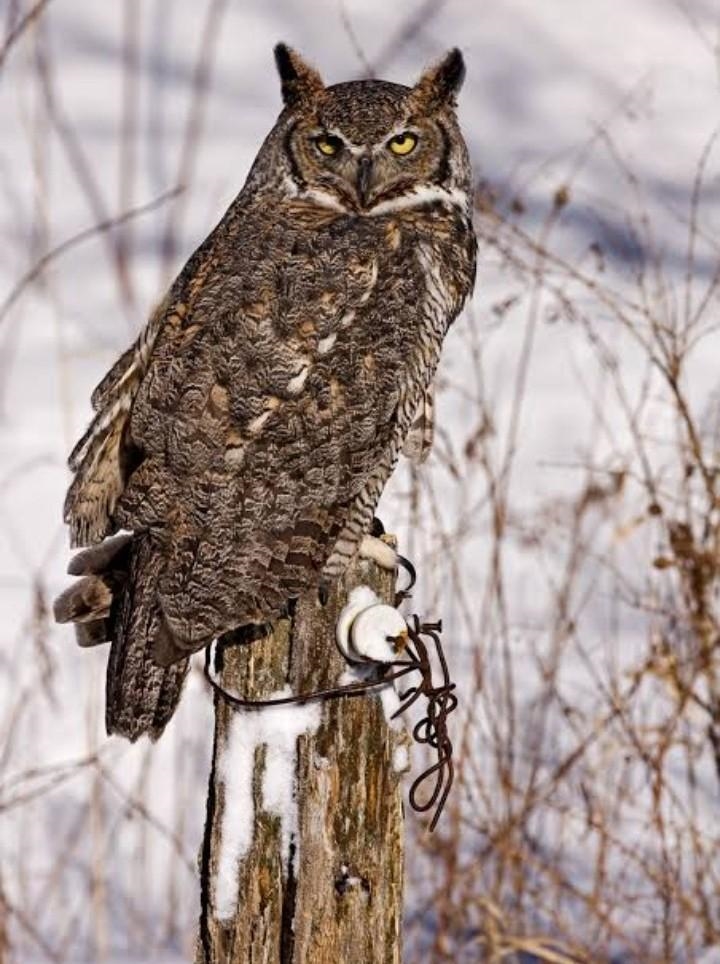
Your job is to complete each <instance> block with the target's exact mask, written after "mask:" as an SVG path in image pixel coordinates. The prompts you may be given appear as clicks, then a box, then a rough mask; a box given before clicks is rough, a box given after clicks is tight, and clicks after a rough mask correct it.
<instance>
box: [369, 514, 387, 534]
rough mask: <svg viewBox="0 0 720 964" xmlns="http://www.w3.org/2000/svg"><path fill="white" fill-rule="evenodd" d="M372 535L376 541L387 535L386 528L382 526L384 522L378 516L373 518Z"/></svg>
mask: <svg viewBox="0 0 720 964" xmlns="http://www.w3.org/2000/svg"><path fill="white" fill-rule="evenodd" d="M370 535H371V536H373V538H375V539H379V538H380V536H384V535H385V526H384V525H383V524H382V520H380V519H378V517H377V516H373V520H372V525H371V526H370Z"/></svg>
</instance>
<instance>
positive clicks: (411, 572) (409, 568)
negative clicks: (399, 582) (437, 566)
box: [395, 554, 417, 606]
mask: <svg viewBox="0 0 720 964" xmlns="http://www.w3.org/2000/svg"><path fill="white" fill-rule="evenodd" d="M397 564H398V566H400V568H401V569H404V570H405V572H406V573H407V574H408V576H409V577H410V582H409V583H408V584H407V586H404V587H403V588H402V589H398V591H397V592H396V593H395V605H396V606H399V605H400V603H401V602H403V601H404V600H406V599H409V598H410V596H411V595H412V591H411V590H412V589H413V587H414V586H415V583H416V582H417V572H416V571H415V566H414V565H413V564H412V563H411V562H410V560H409V559H406V558H405V556H401V555H400V554H398V557H397Z"/></svg>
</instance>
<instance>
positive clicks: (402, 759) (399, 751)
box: [393, 743, 410, 773]
mask: <svg viewBox="0 0 720 964" xmlns="http://www.w3.org/2000/svg"><path fill="white" fill-rule="evenodd" d="M409 769H410V751H409V749H408V747H407V746H405V745H404V744H403V743H400V744H398V746H396V747H395V749H394V750H393V770H394V771H395V773H407V772H408V770H409Z"/></svg>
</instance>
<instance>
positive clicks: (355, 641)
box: [350, 603, 407, 663]
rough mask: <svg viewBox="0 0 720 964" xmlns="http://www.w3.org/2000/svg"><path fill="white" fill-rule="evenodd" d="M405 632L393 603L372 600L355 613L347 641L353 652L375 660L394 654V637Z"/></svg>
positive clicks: (390, 658) (392, 657) (384, 660)
mask: <svg viewBox="0 0 720 964" xmlns="http://www.w3.org/2000/svg"><path fill="white" fill-rule="evenodd" d="M398 636H400V637H405V636H407V623H406V622H405V620H404V619H403V618H402V616H401V615H400V613H399V612H398V611H397V609H395V608H394V607H393V606H388V605H386V604H385V603H376V604H375V605H373V606H369V607H368V608H367V609H363V610H362V612H360V613H358V615H357V616H356V617H355V619H354V620H353V621H352V623H351V625H350V644H351V646H352V649H353V650H354V651H355V653H356V655H357V656H359V657H360V658H362V659H370V660H374V661H375V662H378V663H391V662H392V661H393V660H395V659H397V658H398V646H397V643H395V642H394V640H395V639H396V638H397V637H398Z"/></svg>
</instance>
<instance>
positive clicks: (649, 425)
mask: <svg viewBox="0 0 720 964" xmlns="http://www.w3.org/2000/svg"><path fill="white" fill-rule="evenodd" d="M280 39H282V40H285V41H286V42H288V43H290V44H292V45H294V46H296V47H297V48H298V49H299V50H300V51H301V52H302V53H303V54H304V55H305V56H306V57H307V58H308V59H309V60H311V61H312V62H314V63H315V64H316V65H317V66H318V67H319V68H320V69H321V71H322V72H323V75H324V77H325V79H326V81H327V82H337V81H341V80H347V79H352V78H358V77H363V76H368V75H372V76H380V77H383V78H386V79H389V80H394V81H398V82H404V83H411V82H412V81H413V80H414V79H415V78H416V76H417V75H418V73H419V72H420V70H421V69H422V68H423V67H424V66H425V65H426V64H427V63H428V62H429V61H432V60H433V59H435V58H438V57H439V56H440V55H441V54H442V53H443V52H444V51H445V50H446V49H447V48H448V47H451V46H454V45H459V46H460V47H461V48H462V50H463V52H464V54H465V57H466V61H467V70H468V75H467V81H466V85H465V88H464V90H463V92H462V95H461V101H460V117H461V122H462V125H463V129H464V132H465V135H466V138H467V140H468V142H469V146H470V150H471V155H472V159H473V164H474V171H475V179H476V197H475V207H476V219H477V230H478V234H479V237H480V248H479V266H480V267H479V275H478V284H477V289H476V293H475V297H474V299H473V301H472V304H471V305H470V306H469V308H468V309H467V311H466V312H465V313H464V315H463V317H462V318H461V319H460V320H459V321H458V322H456V324H455V325H454V327H453V330H452V332H451V333H450V335H449V337H448V339H447V342H446V348H445V353H444V359H443V363H442V367H441V370H440V376H439V383H440V400H439V414H438V421H439V431H438V437H437V439H436V443H435V448H434V452H433V455H432V456H431V459H430V461H429V463H428V464H427V465H426V466H425V467H423V468H422V469H420V470H411V469H410V468H409V467H408V466H407V465H404V466H403V467H402V468H401V469H400V470H399V471H398V472H397V474H396V476H395V477H394V479H393V482H392V484H391V486H390V488H389V490H388V491H387V493H386V495H385V496H384V498H383V504H382V507H381V512H380V516H381V518H382V519H383V521H384V522H385V525H386V527H387V528H388V529H389V530H390V531H395V532H396V533H397V534H398V536H399V539H400V547H401V551H403V553H404V554H405V555H407V556H409V557H410V558H411V559H412V560H413V561H414V562H415V565H416V567H417V569H418V571H419V574H420V583H419V587H418V590H417V591H416V593H415V596H414V599H412V600H411V601H410V602H409V603H408V604H407V607H408V611H411V612H412V611H416V612H418V613H420V614H421V615H422V616H423V617H424V618H426V619H434V618H442V619H443V622H444V625H445V632H444V639H445V643H446V651H447V654H448V658H449V661H450V664H451V667H452V672H453V674H454V677H455V678H456V679H458V680H459V681H461V686H460V690H461V700H462V702H461V707H460V710H459V711H458V713H457V714H456V717H455V719H454V721H453V723H454V726H453V730H452V735H453V738H454V742H455V746H456V753H457V758H458V775H457V782H456V786H455V789H454V791H453V795H452V797H451V800H450V803H449V805H448V809H447V810H446V812H445V814H444V817H443V819H442V820H441V822H440V825H439V827H438V829H437V831H436V832H435V833H434V834H433V835H428V834H427V832H426V826H425V824H424V823H423V820H422V819H421V818H419V817H417V816H416V815H415V814H412V813H410V814H409V816H408V845H407V898H406V927H405V959H406V960H407V961H409V962H424V961H433V962H434V961H439V962H444V961H448V962H449V961H461V962H464V961H469V962H470V961H486V960H487V961H492V962H495V961H518V962H520V961H522V962H532V961H551V962H556V964H558V962H560V964H562V962H580V961H607V962H610V961H612V962H616V964H620V962H632V961H638V962H644V964H648V962H656V961H657V962H702V964H711V962H718V961H720V852H719V851H718V843H719V842H720V839H719V838H720V822H719V821H718V814H719V812H720V792H719V791H720V655H719V650H718V645H717V641H718V605H719V599H718V589H719V588H720V570H719V569H718V559H719V553H720V502H719V499H718V496H720V482H719V480H718V454H719V446H720V394H719V393H718V382H719V381H720V379H718V368H719V367H720V365H719V363H720V336H719V335H718V321H719V320H720V317H719V314H718V283H719V282H720V250H719V244H718V238H719V235H718V227H719V220H720V177H719V168H718V156H719V154H718V147H717V145H716V143H715V139H716V135H717V130H716V125H717V123H718V117H719V116H720V114H719V111H718V106H719V105H718V101H719V98H720V8H719V7H718V5H717V3H715V2H711V0H634V2H633V3H632V4H629V3H625V2H621V0H584V2H583V3H577V2H571V0H546V2H544V3H537V2H533V0H482V2H480V0H426V2H419V0H397V2H395V3H393V4H389V3H386V2H380V0H313V2H312V3H302V4H301V3H295V4H293V3H290V2H287V0H264V2H260V0H244V2H240V0H197V2H195V3H192V4H190V3H181V2H179V0H142V2H141V0H115V2H113V3H89V2H85V3H83V2H78V0H75V2H72V0H39V2H38V0H0V961H2V962H6V961H7V962H10V961H13V962H23V964H25V962H35V961H37V962H40V961H43V962H44V961H58V962H70V961H72V962H111V961H112V962H119V961H135V962H141V961H162V962H165V964H169V962H175V961H181V960H189V959H191V957H192V947H193V937H194V928H195V921H196V918H197V913H198V906H199V904H198V894H197V885H196V867H195V860H196V855H197V851H198V845H199V842H200V838H201V833H202V825H203V821H204V816H205V790H206V781H207V773H208V765H209V751H210V741H211V725H212V720H211V716H212V714H211V703H210V698H209V696H208V693H207V691H206V688H205V686H204V684H203V682H202V679H201V676H200V673H199V671H198V670H197V669H196V671H195V672H194V674H193V675H192V677H191V679H190V681H189V684H188V687H187V690H186V694H185V696H184V699H183V701H182V704H181V708H180V710H179V713H178V714H177V717H176V718H175V720H174V721H173V723H172V724H171V726H170V728H169V730H168V732H167V733H166V734H165V736H164V737H163V739H162V740H161V741H160V743H159V744H157V745H156V746H151V745H150V744H148V743H141V744H139V745H136V746H130V745H129V744H125V743H123V742H121V741H119V740H117V739H116V738H113V739H110V740H108V739H107V738H106V737H105V735H104V729H103V711H104V707H103V699H104V696H103V686H104V669H105V661H106V653H105V652H103V651H80V650H78V649H77V648H76V647H75V645H74V643H73V635H72V630H69V629H67V628H59V627H56V626H54V625H53V623H52V619H51V602H52V598H53V597H54V595H55V594H56V593H57V592H58V591H59V590H60V589H61V588H62V587H63V586H64V585H65V583H66V577H65V575H64V571H65V567H66V565H67V560H68V543H67V535H66V532H65V531H64V527H63V525H62V520H61V514H62V513H61V507H62V500H63V496H64V490H65V487H66V485H67V482H68V472H67V470H66V466H65V459H66V456H67V453H68V452H69V450H70V448H71V445H72V443H73V442H74V440H75V439H76V438H77V437H78V435H79V434H80V433H81V432H82V430H83V429H84V427H85V425H86V423H87V422H88V420H89V416H90V406H89V395H90V391H91V389H92V387H93V386H94V385H95V384H96V383H97V381H99V379H100V377H101V376H102V375H103V374H104V372H105V371H106V369H107V368H108V367H109V365H110V364H111V363H112V361H113V360H114V359H115V357H116V356H117V355H118V354H119V353H120V352H121V351H122V350H123V349H124V348H126V347H127V345H128V344H129V343H130V341H131V340H132V339H133V338H134V336H135V334H136V333H137V331H138V330H139V328H140V327H141V326H142V325H143V324H144V321H145V319H146V317H147V315H148V312H149V311H150V310H151V308H152V306H153V304H154V303H155V302H156V301H157V300H158V299H159V298H160V297H161V295H162V294H163V292H164V289H165V287H166V286H167V284H168V283H169V281H170V280H171V279H172V277H173V276H174V275H175V273H176V272H177V271H178V270H179V269H180V268H181V266H182V264H183V263H184V261H185V260H186V258H187V257H188V256H189V255H190V254H191V253H192V251H193V250H194V248H195V247H196V246H197V245H198V244H199V243H200V242H201V241H202V240H203V238H204V237H205V236H206V235H207V233H208V232H209V231H210V229H211V228H212V227H213V226H214V224H215V223H216V222H217V221H218V220H219V218H220V217H221V216H222V213H223V212H224V210H225V208H226V207H227V205H228V204H229V203H230V201H231V200H232V198H233V197H234V195H235V194H236V193H237V192H238V191H239V189H240V187H241V186H242V183H243V180H244V178H245V176H246V173H247V171H248V168H249V165H250V163H251V161H252V159H253V157H254V155H255V152H256V151H257V148H258V147H259V144H260V142H261V140H262V138H263V137H264V136H265V134H266V133H267V131H268V130H269V129H270V127H271V126H272V124H273V123H274V120H275V117H276V115H277V113H278V112H279V110H280V97H279V85H278V81H277V78H276V76H275V73H274V66H273V62H272V47H273V45H274V44H275V43H276V42H277V41H278V40H280ZM422 762H423V761H422V759H421V757H420V755H419V754H418V755H416V757H415V761H414V768H415V770H416V772H419V768H420V766H421V764H422Z"/></svg>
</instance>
